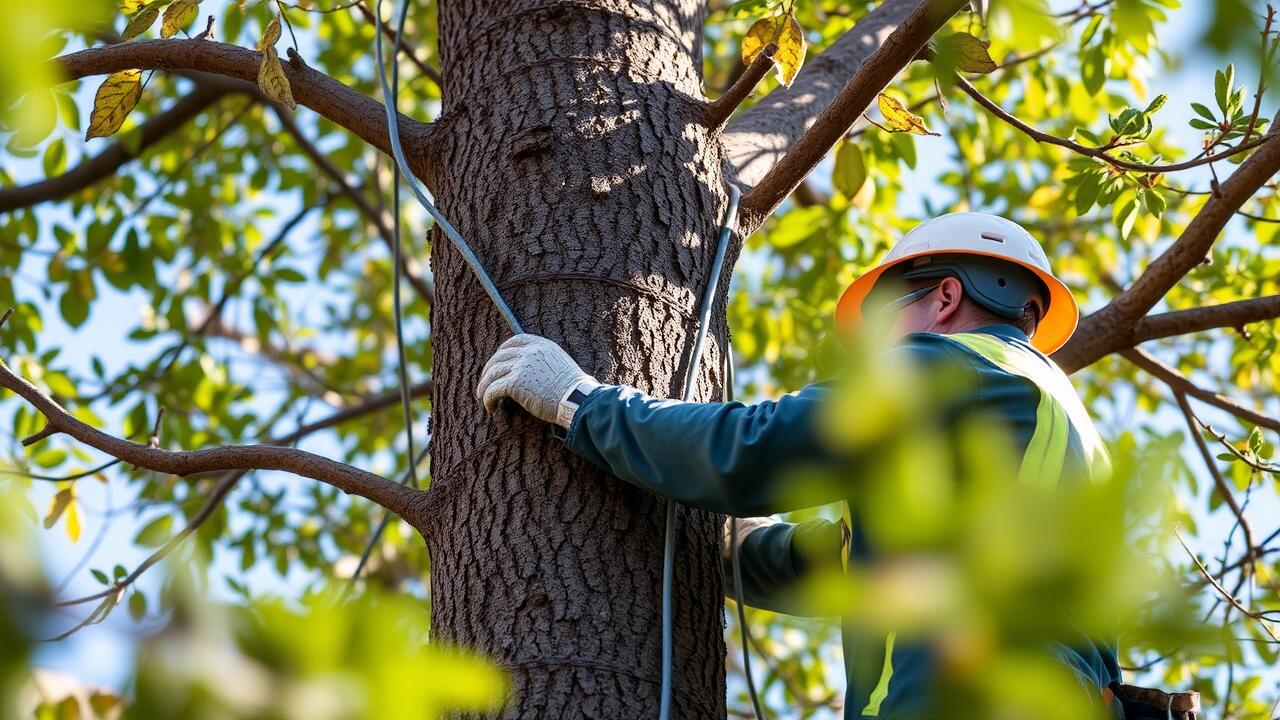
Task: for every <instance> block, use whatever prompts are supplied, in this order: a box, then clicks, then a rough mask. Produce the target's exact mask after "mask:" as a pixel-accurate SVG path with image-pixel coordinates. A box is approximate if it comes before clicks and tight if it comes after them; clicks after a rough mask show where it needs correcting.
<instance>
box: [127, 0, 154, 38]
mask: <svg viewBox="0 0 1280 720" xmlns="http://www.w3.org/2000/svg"><path fill="white" fill-rule="evenodd" d="M163 4H164V3H160V2H153V3H151V4H149V5H147V6H146V7H144V8H142V10H140V11H139V12H138V13H137V14H135V15H134V16H133V17H131V18H129V22H128V23H127V24H126V25H125V26H124V32H123V33H121V35H122V36H123V37H124V39H125V40H130V39H132V38H135V37H137V36H139V35H141V34H142V33H144V32H146V31H147V30H148V29H150V28H151V26H152V25H154V24H155V22H156V18H158V17H160V6H161V5H163Z"/></svg>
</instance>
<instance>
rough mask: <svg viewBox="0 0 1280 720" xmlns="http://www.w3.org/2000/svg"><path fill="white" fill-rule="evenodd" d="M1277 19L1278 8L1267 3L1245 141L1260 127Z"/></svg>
mask: <svg viewBox="0 0 1280 720" xmlns="http://www.w3.org/2000/svg"><path fill="white" fill-rule="evenodd" d="M1275 21H1276V9H1275V8H1274V7H1273V6H1271V4H1269V3H1268V4H1267V18H1266V21H1265V22H1264V23H1263V25H1262V49H1261V52H1260V54H1261V56H1262V57H1261V58H1259V59H1258V89H1257V90H1256V91H1255V92H1254V94H1253V112H1252V113H1250V115H1249V128H1248V129H1247V130H1245V131H1244V139H1243V142H1248V141H1249V138H1250V137H1252V136H1253V131H1254V130H1255V129H1256V128H1257V127H1258V113H1259V112H1261V111H1262V94H1263V93H1264V92H1266V91H1267V69H1268V68H1270V67H1271V63H1270V55H1271V52H1272V50H1273V49H1274V47H1275V44H1274V43H1273V42H1272V41H1271V27H1272V26H1273V25H1274V24H1275Z"/></svg>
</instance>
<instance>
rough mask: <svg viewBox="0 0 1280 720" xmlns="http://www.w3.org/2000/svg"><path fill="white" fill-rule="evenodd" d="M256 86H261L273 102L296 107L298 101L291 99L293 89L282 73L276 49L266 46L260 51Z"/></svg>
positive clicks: (292, 107) (290, 107)
mask: <svg viewBox="0 0 1280 720" xmlns="http://www.w3.org/2000/svg"><path fill="white" fill-rule="evenodd" d="M258 87H260V88H262V92H264V93H266V95H267V97H269V98H271V99H272V100H274V101H275V102H278V103H280V104H281V105H284V106H285V107H287V108H289V109H290V110H294V109H296V108H297V107H298V103H296V102H294V100H293V89H292V88H291V87H290V86H289V78H287V77H285V75H284V68H282V67H281V66H280V56H278V55H276V49H275V48H273V47H268V48H266V49H265V50H263V51H262V67H261V68H259V69H258Z"/></svg>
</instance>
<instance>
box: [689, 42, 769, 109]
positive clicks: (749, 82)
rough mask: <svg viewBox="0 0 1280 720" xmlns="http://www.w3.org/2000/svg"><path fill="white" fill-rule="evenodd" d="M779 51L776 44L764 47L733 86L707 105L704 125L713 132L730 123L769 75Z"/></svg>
mask: <svg viewBox="0 0 1280 720" xmlns="http://www.w3.org/2000/svg"><path fill="white" fill-rule="evenodd" d="M777 51H778V46H777V44H776V43H769V44H768V45H765V46H764V49H763V50H761V51H760V54H759V55H756V57H755V59H754V60H752V61H751V64H750V65H748V66H747V69H746V70H744V71H743V73H742V74H741V75H739V76H738V79H737V80H735V81H734V83H733V85H732V86H730V88H729V89H728V90H726V91H725V93H724V94H723V95H721V96H720V97H718V98H716V99H715V100H714V101H712V102H710V103H707V105H706V106H705V107H706V114H705V116H704V117H703V119H702V124H703V125H705V126H707V127H708V128H711V129H712V130H719V129H720V128H722V127H724V124H725V123H726V122H728V121H729V117H730V116H731V115H733V111H734V110H737V109H738V106H739V105H741V104H742V103H743V101H745V100H746V99H747V98H748V97H750V96H751V92H752V91H753V90H755V89H756V86H757V85H759V84H760V81H761V80H763V79H764V76H765V75H767V74H768V73H769V70H770V69H771V68H772V67H773V55H774V53H776V52H777Z"/></svg>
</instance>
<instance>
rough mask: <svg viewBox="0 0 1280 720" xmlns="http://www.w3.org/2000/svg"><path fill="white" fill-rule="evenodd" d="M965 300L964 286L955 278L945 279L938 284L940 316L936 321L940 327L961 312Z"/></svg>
mask: <svg viewBox="0 0 1280 720" xmlns="http://www.w3.org/2000/svg"><path fill="white" fill-rule="evenodd" d="M963 299H964V286H963V285H961V284H960V281H959V280H957V279H955V278H953V277H948V278H943V279H942V282H941V283H939V284H938V299H937V304H938V315H937V317H936V318H934V321H935V322H936V323H937V324H939V325H945V324H947V322H948V321H950V320H951V318H953V317H955V314H956V313H958V312H960V301H961V300H963Z"/></svg>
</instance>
